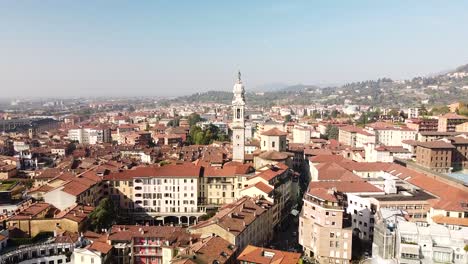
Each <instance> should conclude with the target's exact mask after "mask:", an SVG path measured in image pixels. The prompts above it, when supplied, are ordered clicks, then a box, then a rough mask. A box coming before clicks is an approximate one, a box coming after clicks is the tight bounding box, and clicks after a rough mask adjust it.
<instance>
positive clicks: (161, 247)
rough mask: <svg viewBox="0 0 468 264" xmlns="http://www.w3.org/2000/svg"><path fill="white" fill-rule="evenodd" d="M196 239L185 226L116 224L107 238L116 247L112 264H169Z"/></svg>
mask: <svg viewBox="0 0 468 264" xmlns="http://www.w3.org/2000/svg"><path fill="white" fill-rule="evenodd" d="M195 238H196V237H194V236H192V235H190V234H189V233H188V232H187V230H186V229H185V228H182V227H174V226H132V225H114V226H112V228H111V230H110V232H109V236H108V238H107V239H108V241H109V242H110V244H111V245H112V246H113V247H114V249H113V256H112V257H113V259H112V261H113V262H112V263H115V264H129V263H133V264H169V263H171V260H172V259H173V258H174V257H175V256H176V255H177V253H178V252H179V251H180V250H182V249H184V248H186V247H188V246H189V245H190V244H191V243H192V242H195V241H194V240H195Z"/></svg>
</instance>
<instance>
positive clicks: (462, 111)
mask: <svg viewBox="0 0 468 264" xmlns="http://www.w3.org/2000/svg"><path fill="white" fill-rule="evenodd" d="M458 114H460V115H464V116H468V107H467V106H462V107H460V109H458Z"/></svg>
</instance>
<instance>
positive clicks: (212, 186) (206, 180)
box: [198, 164, 255, 207]
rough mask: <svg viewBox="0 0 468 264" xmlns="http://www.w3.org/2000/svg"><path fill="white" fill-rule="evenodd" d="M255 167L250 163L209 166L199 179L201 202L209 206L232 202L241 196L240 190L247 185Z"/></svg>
mask: <svg viewBox="0 0 468 264" xmlns="http://www.w3.org/2000/svg"><path fill="white" fill-rule="evenodd" d="M254 172H255V169H254V168H253V167H251V166H250V165H249V164H242V165H232V166H224V167H223V168H213V167H207V168H205V170H204V173H203V177H200V181H199V191H198V193H199V197H200V203H201V204H204V205H206V206H207V207H219V206H221V205H224V204H227V203H232V202H234V201H235V200H236V199H237V198H239V197H241V196H240V191H241V190H242V189H243V188H244V187H245V186H246V185H247V178H248V177H250V176H253V175H255V174H254Z"/></svg>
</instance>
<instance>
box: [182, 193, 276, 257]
mask: <svg viewBox="0 0 468 264" xmlns="http://www.w3.org/2000/svg"><path fill="white" fill-rule="evenodd" d="M272 205H273V204H272V203H271V202H269V201H267V200H266V199H264V198H261V197H248V196H245V197H242V198H240V199H239V200H237V201H236V202H233V203H230V204H226V205H224V206H223V207H221V208H220V209H219V211H218V213H216V215H214V216H213V217H212V218H210V219H208V220H206V221H203V222H200V223H198V224H197V225H194V226H191V227H190V228H189V230H190V233H192V234H198V235H202V236H203V235H208V234H215V235H217V236H220V237H222V238H223V239H225V240H226V241H228V242H229V243H231V244H233V245H235V246H236V247H237V248H238V249H239V250H240V251H242V250H244V248H245V247H246V246H247V245H249V244H251V245H256V246H264V245H266V244H267V243H268V242H269V241H270V240H271V239H272V238H273V230H274V225H273V218H274V212H273V206H272Z"/></svg>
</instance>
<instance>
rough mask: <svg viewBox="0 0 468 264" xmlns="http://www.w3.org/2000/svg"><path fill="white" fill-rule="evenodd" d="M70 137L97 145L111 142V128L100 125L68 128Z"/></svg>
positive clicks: (82, 142)
mask: <svg viewBox="0 0 468 264" xmlns="http://www.w3.org/2000/svg"><path fill="white" fill-rule="evenodd" d="M68 138H69V139H70V140H73V141H78V142H79V143H80V144H90V145H95V144H99V143H104V142H110V130H109V129H103V128H98V127H86V128H74V129H70V130H68Z"/></svg>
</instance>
